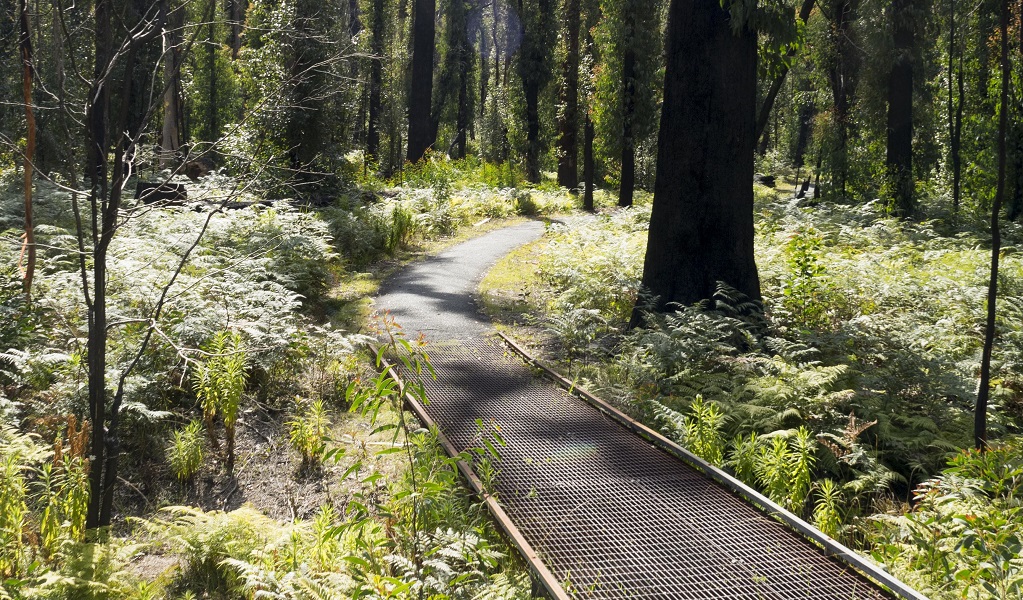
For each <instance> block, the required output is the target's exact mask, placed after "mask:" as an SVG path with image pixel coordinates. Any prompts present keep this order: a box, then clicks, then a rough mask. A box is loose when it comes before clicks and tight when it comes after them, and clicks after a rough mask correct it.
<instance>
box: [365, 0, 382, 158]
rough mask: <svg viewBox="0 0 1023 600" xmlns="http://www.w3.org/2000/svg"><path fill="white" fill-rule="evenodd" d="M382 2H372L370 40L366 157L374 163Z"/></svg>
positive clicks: (377, 144)
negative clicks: (371, 35)
mask: <svg viewBox="0 0 1023 600" xmlns="http://www.w3.org/2000/svg"><path fill="white" fill-rule="evenodd" d="M384 27H385V25H384V0H373V37H372V39H371V40H370V53H372V54H373V56H372V57H370V65H369V131H368V132H367V133H366V157H367V158H368V159H369V160H370V161H371V162H376V161H377V159H378V157H377V154H378V153H379V151H380V115H381V112H382V111H381V107H382V106H383V103H382V100H381V98H382V96H381V93H382V90H383V85H384V67H383V60H384Z"/></svg>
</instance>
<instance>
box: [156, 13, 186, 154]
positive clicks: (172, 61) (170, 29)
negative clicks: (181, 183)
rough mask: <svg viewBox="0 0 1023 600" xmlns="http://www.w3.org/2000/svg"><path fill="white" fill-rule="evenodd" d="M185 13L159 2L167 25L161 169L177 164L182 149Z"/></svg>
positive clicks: (164, 30)
mask: <svg viewBox="0 0 1023 600" xmlns="http://www.w3.org/2000/svg"><path fill="white" fill-rule="evenodd" d="M184 17H185V11H184V9H183V8H181V7H174V8H173V9H172V8H171V6H170V1H169V0H161V1H160V21H161V23H163V24H164V28H163V39H164V46H165V47H166V54H165V55H164V57H163V61H164V63H163V80H164V83H163V86H164V87H163V128H162V132H161V136H160V150H161V152H160V166H161V167H167V166H170V165H171V164H172V163H173V162H174V157H175V153H177V151H178V148H180V147H181V128H180V125H181V44H182V35H181V27H182V25H183V24H184Z"/></svg>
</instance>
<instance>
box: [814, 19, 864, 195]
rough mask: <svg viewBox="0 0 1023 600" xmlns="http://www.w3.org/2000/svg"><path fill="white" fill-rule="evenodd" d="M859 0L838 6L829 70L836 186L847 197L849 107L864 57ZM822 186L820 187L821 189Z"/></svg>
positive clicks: (833, 28)
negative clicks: (856, 30)
mask: <svg viewBox="0 0 1023 600" xmlns="http://www.w3.org/2000/svg"><path fill="white" fill-rule="evenodd" d="M857 3H858V0H838V2H837V3H836V6H835V15H834V17H833V18H834V23H833V26H832V40H833V43H834V45H835V55H836V56H835V62H834V63H833V64H832V65H831V68H830V69H829V70H828V80H829V82H830V83H831V93H832V97H833V100H834V120H835V128H836V129H837V134H836V137H837V139H836V140H835V148H834V150H833V152H832V163H833V164H832V169H833V170H834V173H835V182H834V184H835V187H836V188H837V189H838V191H839V193H840V194H841V195H842V196H844V195H845V192H846V186H847V183H848V179H849V124H850V123H849V110H850V108H851V106H852V98H853V94H854V93H855V88H856V79H857V76H858V74H859V66H860V57H859V54H858V49H857V47H856V44H855V43H854V42H853V39H852V37H851V35H852V34H851V33H850V32H851V29H852V23H853V21H855V20H856V9H857ZM817 189H819V188H817Z"/></svg>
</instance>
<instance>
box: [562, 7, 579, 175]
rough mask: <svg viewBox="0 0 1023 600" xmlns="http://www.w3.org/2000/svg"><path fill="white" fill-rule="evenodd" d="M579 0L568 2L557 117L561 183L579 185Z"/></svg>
mask: <svg viewBox="0 0 1023 600" xmlns="http://www.w3.org/2000/svg"><path fill="white" fill-rule="evenodd" d="M580 21H581V14H580V9H579V0H567V1H566V2H565V33H566V35H567V38H568V40H567V48H566V53H565V61H564V62H563V63H562V68H561V77H562V81H561V112H560V114H559V115H558V184H559V185H561V186H562V187H566V188H569V189H574V188H575V187H576V186H577V185H579V162H578V160H579V159H578V156H579V142H578V138H579V26H580Z"/></svg>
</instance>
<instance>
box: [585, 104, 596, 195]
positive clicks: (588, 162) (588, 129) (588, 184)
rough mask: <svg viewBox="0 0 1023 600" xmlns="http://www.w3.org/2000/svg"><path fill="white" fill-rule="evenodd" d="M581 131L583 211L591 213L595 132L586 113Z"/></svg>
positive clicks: (591, 121)
mask: <svg viewBox="0 0 1023 600" xmlns="http://www.w3.org/2000/svg"><path fill="white" fill-rule="evenodd" d="M583 130H584V132H585V133H584V135H585V141H584V142H583V185H584V187H583V209H584V210H588V211H590V212H593V210H594V206H593V178H594V176H595V173H596V169H595V168H594V164H593V138H594V134H595V131H594V127H593V120H592V119H590V113H589V112H587V113H586V124H585V126H584V127H583Z"/></svg>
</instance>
